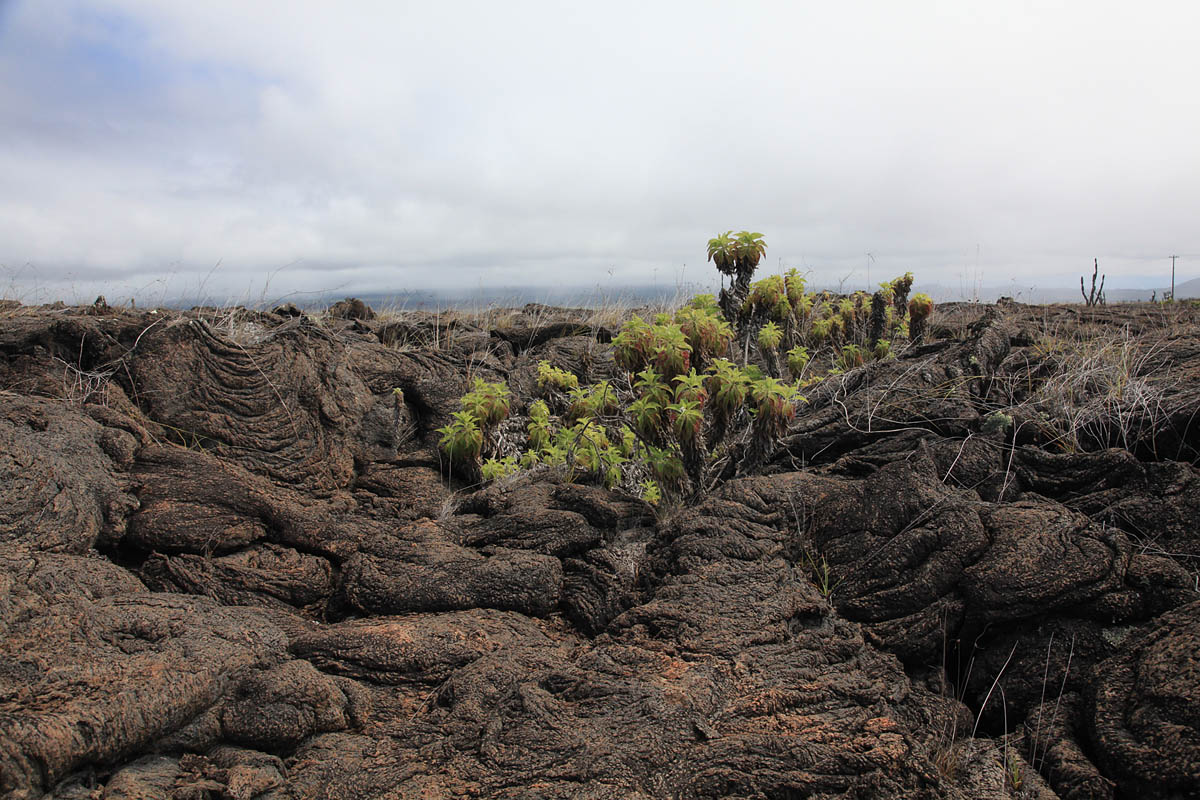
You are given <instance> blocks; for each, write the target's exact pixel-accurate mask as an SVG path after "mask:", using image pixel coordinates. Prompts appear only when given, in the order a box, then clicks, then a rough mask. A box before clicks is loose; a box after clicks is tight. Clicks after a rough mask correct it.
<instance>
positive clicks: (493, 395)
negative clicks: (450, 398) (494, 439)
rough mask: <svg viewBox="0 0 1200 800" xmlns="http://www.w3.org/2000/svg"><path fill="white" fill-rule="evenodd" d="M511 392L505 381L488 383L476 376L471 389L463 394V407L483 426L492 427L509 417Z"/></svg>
mask: <svg viewBox="0 0 1200 800" xmlns="http://www.w3.org/2000/svg"><path fill="white" fill-rule="evenodd" d="M510 395H511V392H509V390H508V385H507V384H506V383H504V381H497V382H496V383H488V382H487V381H485V380H484V379H483V378H479V377H477V378H475V380H474V382H473V384H472V388H471V391H469V392H467V393H466V394H465V395H463V397H462V400H461V401H460V402H461V404H462V408H463V410H464V411H469V412H471V414H472V415H473V416H474V417H475V419H476V421H477V422H478V423H479V426H480V427H481V428H485V429H486V428H491V427H494V426H495V425H497V424H499V423H500V422H502V421H503V420H505V419H507V418H508V399H509V396H510Z"/></svg>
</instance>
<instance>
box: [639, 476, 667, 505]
mask: <svg viewBox="0 0 1200 800" xmlns="http://www.w3.org/2000/svg"><path fill="white" fill-rule="evenodd" d="M641 487H642V499H643V500H645V501H646V502H647V503H649V504H650V505H652V506H656V505H658V504H659V503H660V502H662V492H661V491H660V490H659V488H658V484H657V483H655V482H654V481H651V480H645V481H642V483H641Z"/></svg>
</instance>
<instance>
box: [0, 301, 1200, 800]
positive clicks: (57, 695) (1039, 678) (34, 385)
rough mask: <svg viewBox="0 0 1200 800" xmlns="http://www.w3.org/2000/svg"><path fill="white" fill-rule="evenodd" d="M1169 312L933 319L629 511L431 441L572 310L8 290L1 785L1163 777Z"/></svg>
mask: <svg viewBox="0 0 1200 800" xmlns="http://www.w3.org/2000/svg"><path fill="white" fill-rule="evenodd" d="M611 316H612V315H611V314H610V315H607V317H611ZM1197 326H1200V312H1194V311H1193V310H1191V309H1189V308H1186V307H1182V306H1178V307H1173V308H1170V309H1163V308H1158V307H1154V308H1141V307H1124V306H1116V307H1110V308H1108V309H1089V310H1083V309H1074V308H1070V307H1046V308H1037V309H1034V308H1030V307H1025V306H1021V305H1019V304H1014V303H1006V304H1003V305H1002V306H997V307H996V308H983V307H979V306H976V305H972V304H963V305H958V306H948V307H942V308H939V310H938V312H937V316H936V317H935V319H934V320H932V321H931V324H930V334H932V340H930V339H929V338H927V343H926V344H924V345H922V346H920V347H915V348H909V349H907V350H904V349H900V350H899V353H900V357H899V358H896V359H889V360H885V361H879V362H872V363H870V364H868V365H866V366H865V367H862V368H858V369H852V370H849V371H847V372H845V373H844V374H841V375H837V376H834V377H833V378H831V379H827V380H825V381H823V382H822V383H820V384H818V385H815V386H812V387H809V388H808V389H806V394H807V395H808V397H809V403H808V404H807V405H805V406H804V407H803V408H802V409H801V410H800V411H799V413H798V414H797V416H796V419H795V420H794V421H793V423H792V424H791V426H790V428H789V429H788V432H787V434H786V435H785V436H784V437H783V439H782V442H780V443H779V444H778V446H775V447H769V448H765V449H762V450H761V451H758V450H756V451H754V452H750V450H749V449H748V448H746V447H744V446H743V445H742V444H738V445H736V446H735V447H734V448H733V450H731V451H730V452H729V453H726V454H725V455H726V456H727V458H725V459H724V460H723V462H722V463H724V464H725V465H727V466H725V467H723V469H724V472H723V474H722V475H721V476H720V479H719V480H717V481H716V483H715V486H714V488H712V489H711V491H707V492H705V493H702V494H699V495H697V496H695V497H691V498H687V499H686V500H685V501H684V502H681V503H679V504H677V505H674V506H672V505H671V504H670V503H665V504H663V505H662V506H660V507H658V508H655V509H652V508H651V507H650V506H648V505H647V504H646V503H643V502H642V501H640V500H637V499H634V498H632V497H629V496H628V495H625V494H622V493H621V492H610V491H607V490H604V489H601V488H599V487H597V486H585V485H578V484H575V483H570V482H567V481H566V480H565V479H564V477H563V476H562V475H559V474H557V473H556V472H555V471H554V470H553V469H552V468H546V467H541V468H538V469H537V470H533V471H530V472H527V473H522V474H521V475H519V476H517V477H513V478H508V479H504V480H499V481H495V482H493V483H492V484H490V485H486V486H468V485H465V481H466V480H469V478H464V475H463V474H459V473H460V472H462V471H461V470H456V471H455V474H454V475H453V476H448V474H447V471H446V469H445V466H444V465H443V464H442V463H441V458H440V455H439V451H438V446H437V441H438V438H439V433H438V430H437V429H438V428H439V427H440V426H443V425H445V424H446V423H447V422H448V421H449V419H450V415H451V414H452V413H453V412H454V411H456V410H458V408H459V398H460V396H461V395H462V394H463V392H464V391H465V390H466V389H467V387H468V386H469V385H470V384H469V379H470V378H473V377H475V376H483V377H485V378H487V379H488V380H500V379H504V380H506V381H507V382H508V385H509V387H510V388H511V389H512V390H513V393H514V394H513V398H512V411H513V414H514V417H513V418H511V419H509V420H508V421H507V422H506V423H504V425H502V426H501V430H500V431H498V432H496V433H495V434H492V435H494V436H495V437H496V438H497V441H498V442H499V445H500V447H502V448H507V449H506V450H504V452H511V450H512V448H514V447H515V446H516V445H515V444H514V442H517V441H519V440H522V437H524V435H525V433H524V424H525V422H526V418H525V417H522V416H521V415H522V414H524V413H527V409H528V405H529V403H530V402H531V400H532V399H533V397H534V396H535V393H536V373H537V365H538V363H539V362H540V361H542V360H547V361H550V362H551V363H553V364H554V365H556V366H558V367H559V368H562V369H566V370H568V371H570V372H571V373H572V374H574V375H576V376H578V377H579V378H580V380H581V381H582V382H584V383H587V382H592V381H595V380H598V379H602V378H603V379H614V380H615V383H616V385H617V386H618V387H619V388H620V390H621V391H625V392H628V391H629V388H628V386H627V385H626V384H625V382H624V381H625V376H624V375H622V374H621V371H620V370H619V369H618V368H617V367H616V364H615V362H614V360H613V355H612V346H611V344H610V341H611V339H612V337H613V332H614V327H615V325H614V323H613V321H612V320H611V319H607V318H606V315H603V314H598V313H594V312H579V311H568V310H563V309H549V308H545V307H538V306H530V307H527V308H525V309H521V310H516V311H508V312H502V311H497V310H489V312H488V313H487V314H486V315H485V316H476V317H474V318H473V317H471V316H470V315H465V314H460V313H451V314H442V313H438V314H410V315H403V316H402V317H397V316H396V315H385V318H380V319H375V318H373V313H372V312H371V311H370V309H368V308H366V306H365V305H363V304H361V303H356V302H350V301H347V302H345V303H343V304H339V306H338V307H335V309H331V310H330V313H328V314H326V315H323V316H320V317H310V316H306V315H304V314H301V313H299V312H297V311H295V310H294V309H290V308H287V307H280V308H279V309H276V312H275V313H269V314H268V313H261V312H252V311H244V310H241V309H203V308H198V309H193V310H192V311H189V312H184V313H176V312H167V311H157V310H156V311H147V312H138V311H132V310H130V311H123V310H121V309H117V308H111V307H107V304H100V303H97V304H96V305H94V306H87V307H82V308H68V307H65V306H61V305H59V306H56V307H46V308H42V309H25V308H17V309H11V316H5V317H4V319H0V385H3V387H4V389H5V401H6V402H5V408H4V410H3V411H0V500H3V509H4V510H3V511H0V794H2V795H3V796H5V797H14V798H35V797H43V796H50V797H60V798H88V800H95V799H96V798H159V797H161V798H171V799H172V800H182V798H198V799H199V798H234V799H235V800H250V799H251V798H265V799H269V800H283V799H284V798H289V799H294V800H300V799H301V798H304V799H305V800H307V799H308V798H330V799H331V800H334V799H338V798H352V799H353V800H363V799H364V798H373V797H479V798H555V797H559V798H576V797H591V798H667V797H670V798H707V797H711V798H717V797H731V798H783V797H826V798H832V797H856V798H893V797H912V798H929V799H930V800H934V799H937V800H942V799H943V798H962V799H963V800H965V799H966V798H978V797H994V798H1046V800H1050V798H1052V797H1054V796H1059V797H1072V798H1106V799H1107V798H1123V797H1134V796H1136V797H1147V798H1163V799H1164V800H1165V799H1166V798H1179V797H1188V796H1191V795H1192V794H1194V792H1195V787H1196V786H1197V785H1200V773H1197V771H1196V765H1197V764H1200V718H1198V717H1197V711H1196V709H1197V708H1200V696H1198V694H1200V675H1197V674H1196V657H1195V656H1196V653H1197V652H1200V611H1198V609H1200V593H1198V591H1197V578H1196V576H1197V572H1198V568H1200V535H1198V533H1197V530H1198V529H1197V527H1196V524H1195V520H1196V518H1197V515H1198V514H1200V473H1198V472H1197V470H1196V466H1195V462H1196V460H1197V458H1198V457H1200V438H1198V437H1200V426H1198V425H1197V424H1196V422H1195V419H1196V417H1197V415H1196V411H1195V409H1196V406H1197V397H1198V396H1200V394H1198V393H1200V388H1197V387H1200V382H1198V381H1197V378H1200V345H1198V344H1197V343H1198V342H1200V336H1198V335H1197V334H1196V331H1197V330H1198V327H1197ZM1081 359H1086V360H1081ZM1068 390H1069V391H1068ZM1089 392H1090V393H1091V394H1088V393H1089ZM563 402H565V401H564V400H563V399H562V398H558V399H557V400H555V399H553V398H552V405H553V404H554V403H558V404H559V405H561V404H562V403H563ZM1106 415H1107V416H1106ZM739 448H740V449H739ZM640 477H641V476H640V475H634V476H633V477H631V478H629V485H631V484H632V483H633V482H635V481H636V480H640ZM1043 777H1044V778H1045V780H1046V782H1047V783H1045V784H1044V783H1043V782H1042V778H1043Z"/></svg>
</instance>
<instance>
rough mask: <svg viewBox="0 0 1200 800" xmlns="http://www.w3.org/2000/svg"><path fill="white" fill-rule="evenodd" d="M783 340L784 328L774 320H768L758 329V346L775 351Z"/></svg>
mask: <svg viewBox="0 0 1200 800" xmlns="http://www.w3.org/2000/svg"><path fill="white" fill-rule="evenodd" d="M782 342H783V330H782V329H781V328H780V327H779V326H778V325H776V324H775V323H774V322H768V323H767V324H766V325H763V326H762V328H760V329H759V331H758V346H759V347H760V348H762V349H763V350H767V351H774V350H775V349H776V348H778V347H779V345H780V343H782Z"/></svg>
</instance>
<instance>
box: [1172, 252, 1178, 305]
mask: <svg viewBox="0 0 1200 800" xmlns="http://www.w3.org/2000/svg"><path fill="white" fill-rule="evenodd" d="M1177 258H1179V256H1171V302H1172V303H1174V302H1175V259H1177Z"/></svg>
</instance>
